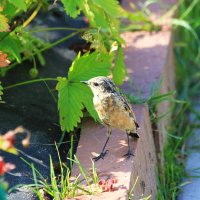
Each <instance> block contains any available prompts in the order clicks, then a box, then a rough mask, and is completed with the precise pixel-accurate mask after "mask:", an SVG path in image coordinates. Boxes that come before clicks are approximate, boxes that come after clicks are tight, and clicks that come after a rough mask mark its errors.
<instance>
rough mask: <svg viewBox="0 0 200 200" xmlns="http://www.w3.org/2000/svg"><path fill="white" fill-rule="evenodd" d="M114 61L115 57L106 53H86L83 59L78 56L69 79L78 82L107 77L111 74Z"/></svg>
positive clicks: (70, 70) (70, 71)
mask: <svg viewBox="0 0 200 200" xmlns="http://www.w3.org/2000/svg"><path fill="white" fill-rule="evenodd" d="M112 59H113V56H112V55H111V54H106V53H98V52H93V53H91V54H89V53H86V54H84V55H83V56H81V57H80V54H78V55H77V57H76V59H75V60H74V62H73V63H72V65H71V67H70V69H69V73H68V79H69V80H70V81H76V82H78V81H83V80H88V79H90V78H92V77H95V76H107V75H109V73H110V68H111V65H112Z"/></svg>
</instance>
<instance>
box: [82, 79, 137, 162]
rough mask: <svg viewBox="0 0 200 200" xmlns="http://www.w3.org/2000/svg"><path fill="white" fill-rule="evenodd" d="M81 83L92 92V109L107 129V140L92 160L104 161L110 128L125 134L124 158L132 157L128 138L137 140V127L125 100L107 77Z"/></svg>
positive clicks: (132, 113)
mask: <svg viewBox="0 0 200 200" xmlns="http://www.w3.org/2000/svg"><path fill="white" fill-rule="evenodd" d="M81 82H82V83H84V84H87V85H88V86H89V87H90V89H91V90H92V92H93V95H94V97H93V104H94V108H95V110H96V111H97V113H98V115H99V118H100V120H101V122H102V124H103V125H105V126H106V127H107V140H106V142H105V144H104V146H103V149H102V151H101V153H100V154H99V156H97V157H94V158H93V159H94V160H95V161H98V160H99V159H100V158H102V159H104V156H105V155H106V153H107V152H108V150H105V148H106V145H107V143H108V140H109V139H110V136H111V130H112V128H118V129H120V130H123V131H125V132H126V134H127V140H128V152H127V153H126V154H125V155H124V156H126V157H127V158H130V157H131V156H133V153H132V151H131V148H130V140H129V136H132V137H135V138H139V135H138V134H137V129H138V128H139V125H138V123H137V122H136V117H135V115H134V112H133V110H132V108H131V106H130V104H129V103H128V101H127V99H126V98H125V97H124V96H123V95H122V94H121V93H120V92H119V91H118V89H117V87H116V86H115V84H114V83H113V82H112V81H111V79H109V78H107V77H104V76H98V77H94V78H92V79H90V80H88V81H81Z"/></svg>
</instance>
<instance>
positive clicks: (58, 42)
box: [6, 30, 83, 71]
mask: <svg viewBox="0 0 200 200" xmlns="http://www.w3.org/2000/svg"><path fill="white" fill-rule="evenodd" d="M82 31H83V30H80V31H76V32H74V33H71V34H70V35H67V36H66V37H64V38H61V39H60V40H57V41H55V42H53V43H52V44H49V45H48V46H46V47H43V48H42V49H40V50H39V51H37V52H34V53H33V54H31V55H30V56H29V57H24V58H23V59H22V60H21V62H23V61H25V60H28V59H29V58H30V57H32V56H35V55H36V54H38V53H41V52H43V51H45V50H47V49H50V48H52V47H53V46H56V45H58V44H60V43H62V42H64V41H65V40H68V39H70V38H72V37H74V36H75V35H77V34H78V33H80V32H82ZM18 64H19V63H17V62H15V63H13V64H12V65H10V66H9V67H7V68H6V70H7V71H8V70H10V69H12V68H13V67H15V66H16V65H18Z"/></svg>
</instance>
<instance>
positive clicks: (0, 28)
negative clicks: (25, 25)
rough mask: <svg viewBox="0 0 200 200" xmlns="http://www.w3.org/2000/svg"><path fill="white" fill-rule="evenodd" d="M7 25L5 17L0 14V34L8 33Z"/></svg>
mask: <svg viewBox="0 0 200 200" xmlns="http://www.w3.org/2000/svg"><path fill="white" fill-rule="evenodd" d="M8 31H9V24H8V19H7V17H6V16H4V15H2V14H0V32H8Z"/></svg>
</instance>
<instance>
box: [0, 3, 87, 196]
mask: <svg viewBox="0 0 200 200" xmlns="http://www.w3.org/2000/svg"><path fill="white" fill-rule="evenodd" d="M58 9H61V11H60V10H58ZM35 25H40V26H45V27H76V28H78V27H84V26H86V24H85V23H84V21H83V19H82V18H81V20H80V19H79V20H72V19H70V18H69V17H67V16H66V15H65V12H64V11H63V10H62V8H60V7H59V8H56V9H53V10H52V12H49V13H48V14H46V13H40V15H39V17H38V18H37V19H36V20H35V22H34V23H33V24H32V27H34V26H35ZM70 33H71V32H70V31H56V32H51V33H49V36H48V41H49V42H53V41H55V40H57V39H59V38H62V37H65V36H66V35H69V34H70ZM45 34H46V33H45ZM45 34H44V33H43V34H41V33H38V35H39V36H40V37H42V38H45V37H46V35H45ZM81 43H83V41H82V40H81V38H80V36H76V37H74V38H72V39H70V40H68V41H66V42H64V43H62V44H60V45H58V46H56V47H54V48H53V49H51V50H48V51H46V52H45V53H44V55H45V58H46V65H45V66H43V67H41V66H40V64H39V62H37V68H38V70H39V77H38V78H44V77H58V76H66V75H67V72H68V69H69V66H70V65H71V62H72V60H73V59H74V56H75V55H76V54H75V53H74V51H72V50H69V47H70V46H73V45H75V46H77V45H76V44H81ZM32 67H33V63H31V62H25V63H23V64H21V65H18V66H16V67H15V68H14V69H13V70H10V71H9V72H8V73H7V74H6V76H5V77H3V78H2V77H1V78H0V79H1V82H2V85H3V86H4V87H5V86H8V85H12V84H15V83H19V82H23V81H27V80H30V76H29V70H30V69H31V68H32ZM46 83H47V84H48V87H49V88H50V89H52V91H53V94H54V95H55V96H56V95H57V93H56V91H55V86H56V81H55V82H46ZM3 100H4V101H5V103H4V104H0V133H1V134H3V133H5V132H6V131H8V130H11V129H14V128H16V127H17V126H19V125H22V126H23V127H25V128H26V129H28V130H30V132H31V141H30V146H29V147H28V148H26V149H25V148H23V147H22V145H21V140H22V138H23V135H21V136H20V135H19V136H18V137H17V141H16V147H17V149H19V155H18V156H15V155H11V154H8V153H2V152H1V154H3V157H4V159H5V161H6V162H11V163H13V164H15V165H16V169H15V170H12V171H11V172H10V173H9V174H7V175H6V177H5V178H6V181H7V182H8V183H9V187H10V188H11V187H13V186H16V185H18V184H23V185H27V184H32V183H34V181H33V175H32V170H31V168H30V167H29V166H28V165H27V164H26V163H25V162H24V161H22V158H23V159H25V160H26V161H28V162H29V163H33V164H34V166H35V167H36V168H37V169H38V170H39V171H40V172H41V173H42V175H43V176H44V177H46V178H47V179H49V155H51V156H52V159H53V162H54V164H56V163H58V156H57V152H56V149H55V145H54V143H55V142H56V143H58V142H59V140H60V138H61V136H62V132H61V130H60V126H59V114H58V109H57V103H56V102H55V101H54V100H53V98H52V96H51V94H50V92H49V90H48V88H47V86H46V84H45V83H44V82H40V83H34V84H28V85H23V86H19V87H15V88H12V89H9V90H5V91H4V95H3ZM75 138H76V139H75V142H76V145H77V141H78V136H77V137H76V135H75ZM62 141H63V144H62V145H61V146H60V148H59V150H60V155H61V157H62V160H63V162H66V163H67V159H66V158H67V154H68V151H69V148H70V135H69V134H67V133H66V134H65V137H64V139H63V140H62ZM76 145H75V148H74V151H75V150H76ZM16 199H20V200H22V199H23V200H35V199H37V198H36V196H35V195H34V193H33V192H32V191H30V190H27V189H20V190H19V189H17V190H13V191H12V192H11V193H10V194H8V200H16Z"/></svg>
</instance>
